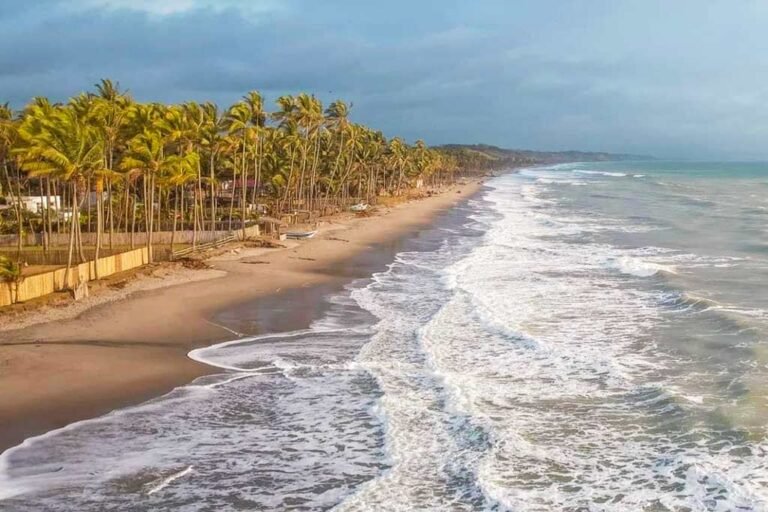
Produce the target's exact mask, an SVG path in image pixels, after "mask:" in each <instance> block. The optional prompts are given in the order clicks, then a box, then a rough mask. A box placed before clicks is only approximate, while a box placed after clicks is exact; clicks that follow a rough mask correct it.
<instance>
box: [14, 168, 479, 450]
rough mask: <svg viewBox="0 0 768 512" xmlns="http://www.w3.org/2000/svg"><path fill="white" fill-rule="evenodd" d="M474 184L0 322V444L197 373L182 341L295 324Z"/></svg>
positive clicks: (143, 396)
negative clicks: (77, 308)
mask: <svg viewBox="0 0 768 512" xmlns="http://www.w3.org/2000/svg"><path fill="white" fill-rule="evenodd" d="M480 187H481V185H480V183H470V184H467V185H461V186H456V187H454V188H452V189H450V190H448V191H446V192H444V193H442V194H440V195H437V196H432V197H429V198H425V199H421V200H417V201H412V202H409V203H405V204H402V205H399V206H397V207H395V208H392V209H390V210H388V211H384V212H382V213H380V214H377V215H375V216H372V217H369V218H353V217H352V216H349V215H348V216H346V217H345V218H339V219H334V220H333V221H332V222H330V223H324V224H322V225H321V226H320V227H319V233H318V235H317V237H315V238H313V239H311V240H307V241H301V242H294V243H291V244H290V245H289V247H288V248H285V249H272V250H269V249H243V250H242V251H241V252H239V253H238V254H228V255H225V256H223V257H219V258H214V259H213V260H211V261H210V263H211V264H212V265H213V267H214V268H215V269H216V270H219V271H222V272H217V273H216V272H214V273H212V275H216V276H221V277H212V278H210V279H207V280H198V281H195V282H190V283H186V284H181V285H175V286H170V287H165V288H160V289H154V290H149V291H137V292H134V293H132V294H130V295H129V296H128V297H127V298H124V299H122V300H118V301H111V302H107V303H105V304H102V305H98V306H95V307H92V308H91V309H88V310H86V311H85V312H82V313H81V314H79V316H77V317H76V318H73V319H69V320H57V321H53V322H49V323H45V324H40V325H36V326H31V327H26V328H24V329H19V330H13V331H5V332H0V340H2V341H0V451H2V450H5V449H7V448H9V447H11V446H14V445H16V444H18V443H19V442H21V441H22V440H23V439H24V438H26V437H29V436H32V435H37V434H41V433H43V432H46V431H49V430H52V429H55V428H59V427H62V426H64V425H66V424H68V423H72V422H74V421H78V420H81V419H85V418H90V417H94V416H98V415H101V414H104V413H106V412H109V411H110V410H113V409H116V408H121V407H125V406H128V405H132V404H136V403H140V402H142V401H145V400H147V399H149V398H152V397H154V396H158V395H161V394H163V393H165V392H167V391H170V390H171V389H173V388H174V387H177V386H180V385H183V384H186V383H188V382H190V381H191V380H193V379H194V378H196V377H199V376H201V375H204V374H206V373H208V372H209V371H211V369H210V368H208V367H207V366H205V365H202V364H199V363H197V362H194V361H192V360H191V359H189V358H188V357H187V353H188V352H189V351H190V350H192V349H194V348H199V347H202V346H207V345H210V344H213V343H217V342H221V341H227V340H231V339H234V338H236V337H237V336H238V335H240V334H242V335H253V334H260V333H264V332H279V331H284V330H294V329H302V328H305V327H307V326H308V325H309V323H310V322H311V321H312V320H314V319H315V318H317V316H319V314H320V313H321V312H322V308H323V301H322V300H321V299H322V297H323V296H325V295H326V294H328V293H329V292H330V291H333V290H334V289H338V288H339V287H340V286H342V285H343V284H345V283H347V282H349V281H350V280H352V279H355V278H358V277H365V276H367V275H370V273H371V272H374V271H377V270H380V269H381V268H383V266H384V265H386V264H387V263H389V262H390V261H391V259H392V255H393V254H394V252H397V247H398V245H399V243H400V241H402V240H404V239H407V238H408V237H409V236H410V235H412V234H413V233H414V232H415V231H418V230H419V229H421V228H423V227H425V226H428V225H429V224H430V223H431V221H432V220H433V219H434V218H435V217H436V216H437V215H439V214H440V213H441V212H443V211H445V210H446V209H448V208H450V207H452V206H453V205H455V204H456V203H458V202H460V201H462V200H464V199H466V198H467V197H469V196H471V195H472V194H474V193H475V192H477V190H479V188H480ZM206 272H207V271H206ZM171 282H173V280H171ZM245 311H247V312H248V314H247V315H246V314H241V313H242V312H245Z"/></svg>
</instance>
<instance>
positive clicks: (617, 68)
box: [0, 0, 768, 161]
mask: <svg viewBox="0 0 768 512" xmlns="http://www.w3.org/2000/svg"><path fill="white" fill-rule="evenodd" d="M766 22H768V4H764V3H761V2H757V1H745V2H738V3H737V4H734V3H733V2H725V1H721V0H715V1H709V2H705V3H704V2H697V1H693V0H683V1H680V2H675V3H674V4H672V3H669V2H662V1H643V2H640V1H621V2H610V1H607V0H601V1H593V2H584V1H563V2H560V1H557V2H555V1H553V0H548V1H543V2H541V1H536V2H533V1H521V2H515V3H514V5H509V3H508V2H502V1H501V0H485V1H480V2H474V3H473V4H472V5H466V3H464V2H459V1H457V0H450V1H441V2H432V1H428V2H418V3H414V2H409V3H406V2H403V1H401V0H396V1H393V2H388V3H387V5H368V4H361V3H357V2H352V1H349V0H342V1H337V2H333V3H332V4H330V3H323V4H316V3H313V2H309V1H306V0H285V1H273V0H254V1H238V0H224V1H221V0H220V1H216V2H214V1H212V0H172V1H166V2H162V3H159V2H151V1H143V0H142V1H135V0H134V1H129V0H77V1H70V2H63V1H58V0H41V1H39V2H35V5H29V3H28V2H21V1H8V2H5V3H4V9H3V12H2V13H0V38H2V39H0V40H1V41H2V43H0V44H2V45H3V46H4V47H5V48H15V51H13V52H10V51H9V52H5V53H4V54H3V55H2V57H0V63H1V64H2V66H0V69H2V72H0V91H2V93H0V102H3V101H9V102H10V103H11V104H12V105H13V106H14V107H16V108H19V107H21V106H23V105H24V104H25V103H26V102H27V101H29V100H30V99H31V98H32V97H33V96H38V95H41V96H48V97H50V98H51V99H53V100H56V101H63V100H66V99H67V98H68V97H70V96H72V95H74V94H77V93H78V92H81V91H83V90H93V84H95V83H96V82H97V81H98V80H99V79H101V78H111V79H113V80H116V81H119V82H120V84H121V86H122V87H124V88H127V89H128V90H130V91H131V93H132V94H133V95H134V97H135V98H136V99H138V100H141V101H166V102H178V101H185V100H198V101H201V100H212V101H216V102H217V103H219V104H222V105H226V104H229V103H231V102H234V101H235V100H237V99H238V98H239V97H240V96H241V95H242V94H244V93H245V92H247V91H248V90H251V89H256V90H259V91H262V92H263V93H264V94H265V96H266V98H267V99H268V100H269V101H270V102H271V101H273V100H274V99H275V98H276V97H277V96H279V95H281V94H287V93H296V92H299V91H308V92H313V93H316V94H317V95H318V97H320V98H321V99H322V100H323V101H325V102H328V101H331V100H333V99H335V98H343V99H345V100H347V101H349V102H352V103H354V108H353V110H352V117H353V119H354V120H356V121H359V122H362V123H366V124H370V125H372V126H376V127H378V128H381V129H382V130H383V131H384V132H385V133H386V134H387V135H394V134H402V135H404V136H405V137H406V138H408V139H409V140H413V139H416V138H422V139H424V140H425V141H426V142H427V143H429V144H446V143H467V144H473V143H484V144H492V145H496V146H500V147H505V148H524V149H536V150H543V151H562V150H579V151H604V152H613V153H632V154H639V155H650V156H654V157H657V158H661V159H694V160H719V161H760V160H768V148H766V147H765V143H764V141H766V140H768V102H765V101H763V98H764V97H765V96H766V92H765V87H764V86H763V87H761V86H758V85H757V84H759V83H761V82H762V80H761V79H762V78H763V76H764V75H766V74H767V73H768V70H767V69H766V68H765V66H762V65H761V63H762V60H763V55H764V54H765V53H766V50H768V39H767V38H765V37H764V36H763V31H764V27H765V25H766ZM737 36H738V37H737Z"/></svg>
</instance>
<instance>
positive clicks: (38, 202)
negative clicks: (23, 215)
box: [9, 196, 61, 213]
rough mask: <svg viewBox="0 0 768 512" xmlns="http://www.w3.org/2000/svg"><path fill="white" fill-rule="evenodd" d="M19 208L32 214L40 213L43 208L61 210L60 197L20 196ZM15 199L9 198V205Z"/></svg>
mask: <svg viewBox="0 0 768 512" xmlns="http://www.w3.org/2000/svg"><path fill="white" fill-rule="evenodd" d="M20 199H21V206H22V208H24V209H25V210H27V211H29V212H33V213H42V212H43V208H44V207H45V208H48V209H51V210H60V209H61V196H42V197H41V196H21V198H20ZM15 202H16V198H15V197H12V198H10V201H9V203H15Z"/></svg>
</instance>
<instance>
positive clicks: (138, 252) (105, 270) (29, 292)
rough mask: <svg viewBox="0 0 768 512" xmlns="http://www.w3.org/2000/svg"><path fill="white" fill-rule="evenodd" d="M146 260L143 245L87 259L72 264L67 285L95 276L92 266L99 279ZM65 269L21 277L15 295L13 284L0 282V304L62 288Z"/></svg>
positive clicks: (133, 266)
mask: <svg viewBox="0 0 768 512" xmlns="http://www.w3.org/2000/svg"><path fill="white" fill-rule="evenodd" d="M148 262H149V258H148V255H147V248H146V247H143V248H141V249H135V250H133V251H128V252H123V253H120V254H115V255H114V256H107V257H105V258H99V259H98V260H96V261H89V262H86V263H81V264H80V265H75V266H73V267H72V268H71V269H70V270H69V272H70V279H69V287H70V288H74V287H75V286H77V285H79V284H80V283H82V282H84V281H93V280H95V279H96V268H97V266H98V271H99V272H98V275H99V278H103V277H107V276H110V275H112V274H116V273H118V272H123V271H125V270H130V269H132V268H136V267H140V266H142V265H146V264H147V263H148ZM65 275H66V269H64V268H60V269H58V270H54V271H52V272H46V273H44V274H37V275H34V276H29V277H27V278H25V279H24V280H23V281H22V282H21V284H19V289H18V299H17V298H16V297H17V294H16V293H14V292H12V291H13V290H14V285H13V284H10V283H4V284H0V306H8V305H10V304H13V303H14V302H24V301H27V300H30V299H34V298H36V297H42V296H43V295H48V294H50V293H53V292H57V291H61V290H64V283H65V279H64V278H65Z"/></svg>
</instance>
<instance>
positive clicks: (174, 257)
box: [170, 234, 238, 261]
mask: <svg viewBox="0 0 768 512" xmlns="http://www.w3.org/2000/svg"><path fill="white" fill-rule="evenodd" d="M237 238H238V237H236V236H235V235H234V234H232V235H229V236H225V237H224V238H220V239H218V240H214V241H213V242H208V243H205V244H199V245H197V246H195V247H187V248H186V249H181V250H178V251H173V252H172V253H171V257H170V259H171V261H173V260H177V259H179V258H183V257H184V256H189V255H190V254H194V253H196V252H199V251H207V250H208V249H215V248H216V247H221V246H222V245H224V244H227V243H229V242H234V241H235V240H237Z"/></svg>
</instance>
